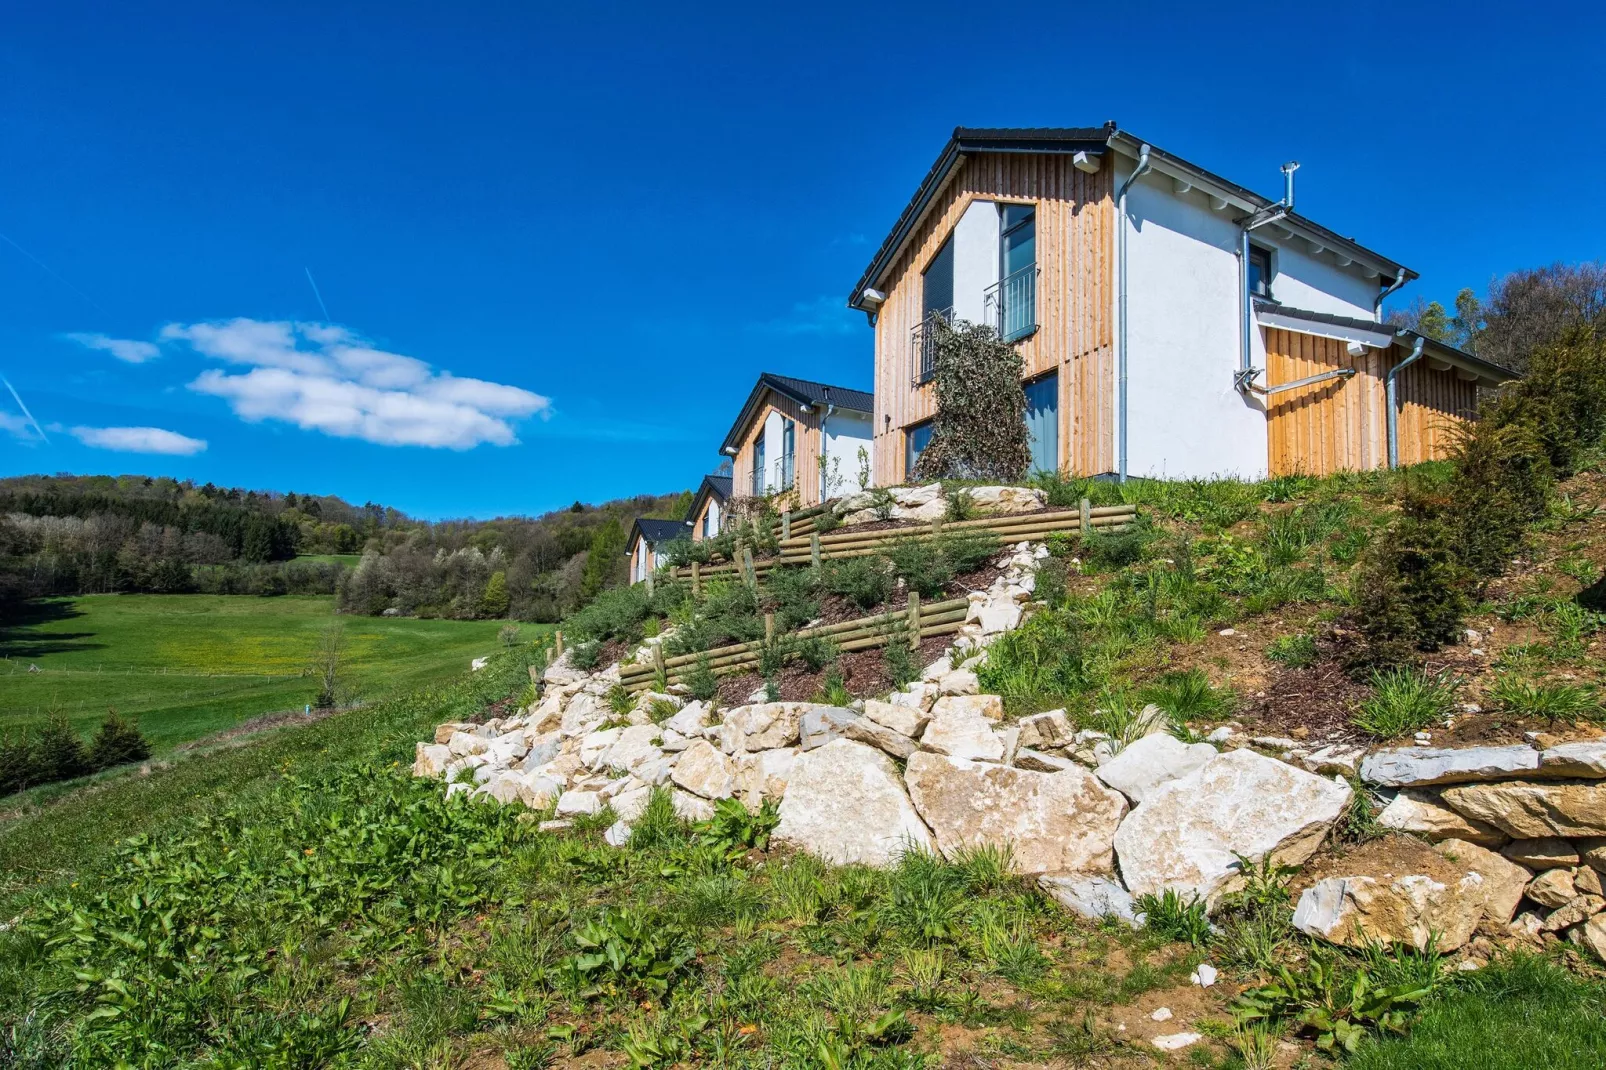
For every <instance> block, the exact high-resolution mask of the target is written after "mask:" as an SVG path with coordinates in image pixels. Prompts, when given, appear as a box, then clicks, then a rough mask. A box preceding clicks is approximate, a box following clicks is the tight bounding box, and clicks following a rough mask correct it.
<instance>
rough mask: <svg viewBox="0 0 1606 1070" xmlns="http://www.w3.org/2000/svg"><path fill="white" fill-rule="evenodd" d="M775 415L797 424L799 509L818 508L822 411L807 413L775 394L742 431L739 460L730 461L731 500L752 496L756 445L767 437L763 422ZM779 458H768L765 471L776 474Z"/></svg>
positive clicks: (795, 482)
mask: <svg viewBox="0 0 1606 1070" xmlns="http://www.w3.org/2000/svg"><path fill="white" fill-rule="evenodd" d="M772 411H774V412H778V413H780V414H781V415H782V416H785V417H787V418H788V419H790V420H792V421H793V422H794V423H796V424H797V429H796V432H795V435H794V438H793V445H794V448H795V449H796V450H797V456H796V460H795V461H794V463H793V469H792V486H793V488H794V490H795V491H796V492H797V506H798V507H799V508H801V507H804V506H809V505H816V504H818V503H819V501H820V451H821V449H823V445H822V442H823V440H822V439H821V437H820V410H819V408H818V407H816V408H815V410H814V411H813V412H804V411H803V408H802V406H800V405H799V404H798V403H797V402H795V401H793V400H792V399H791V398H784V397H781V396H780V395H779V394H777V393H775V392H774V391H773V390H770V391H766V392H765V394H764V401H763V402H762V403H761V404H760V405H759V407H758V410H757V412H756V413H755V414H754V416H753V422H752V423H750V424H748V425H747V427H746V428H744V429H743V431H742V442H741V447H740V448H739V449H738V450H737V451H736V456H735V457H733V458H731V497H733V498H747V497H751V496H752V493H753V443H754V442H755V441H757V439H758V437H759V436H760V435H762V434H763V433H764V421H765V420H767V419H768V418H769V414H770V413H771V412H772ZM779 457H780V454H779V453H777V454H776V455H775V456H773V457H771V456H766V457H765V458H764V464H765V467H767V468H769V469H770V471H772V472H773V471H774V470H775V462H776V461H777V460H778V459H779Z"/></svg>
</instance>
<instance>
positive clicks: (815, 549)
mask: <svg viewBox="0 0 1606 1070" xmlns="http://www.w3.org/2000/svg"><path fill="white" fill-rule="evenodd" d="M809 560H810V562H811V563H812V564H813V565H814V567H815V568H819V567H820V533H819V532H818V531H816V532H815V533H814V534H812V535H810V536H809Z"/></svg>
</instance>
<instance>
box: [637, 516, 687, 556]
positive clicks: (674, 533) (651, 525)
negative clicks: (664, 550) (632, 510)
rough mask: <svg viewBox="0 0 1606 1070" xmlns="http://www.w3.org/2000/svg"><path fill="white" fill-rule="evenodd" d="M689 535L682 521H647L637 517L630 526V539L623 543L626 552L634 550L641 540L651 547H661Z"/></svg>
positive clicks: (644, 518)
mask: <svg viewBox="0 0 1606 1070" xmlns="http://www.w3.org/2000/svg"><path fill="white" fill-rule="evenodd" d="M688 534H690V532H689V530H688V529H687V527H686V522H685V521H684V520H649V519H647V518H646V517H637V518H636V522H635V523H634V524H631V525H630V538H629V540H628V541H627V542H626V543H625V549H626V550H627V551H629V550H633V549H635V546H636V543H637V542H638V541H640V540H642V539H645V540H647V543H648V544H649V545H651V546H661V545H662V544H664V543H666V542H673V541H674V540H676V539H679V538H684V537H686V536H687V535H688Z"/></svg>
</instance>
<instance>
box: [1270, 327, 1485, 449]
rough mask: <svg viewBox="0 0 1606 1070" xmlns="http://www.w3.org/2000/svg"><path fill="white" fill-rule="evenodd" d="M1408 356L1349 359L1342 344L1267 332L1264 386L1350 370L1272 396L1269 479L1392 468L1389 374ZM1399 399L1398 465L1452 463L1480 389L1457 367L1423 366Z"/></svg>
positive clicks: (1401, 382)
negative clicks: (1454, 447)
mask: <svg viewBox="0 0 1606 1070" xmlns="http://www.w3.org/2000/svg"><path fill="white" fill-rule="evenodd" d="M1409 355H1410V351H1409V349H1407V348H1405V347H1403V346H1402V345H1400V344H1399V343H1395V344H1394V345H1393V346H1392V347H1390V348H1389V349H1387V350H1380V349H1371V348H1368V349H1367V350H1366V351H1365V353H1364V354H1362V355H1361V356H1359V357H1351V356H1350V355H1349V353H1348V351H1347V349H1346V345H1345V343H1344V342H1343V341H1341V340H1338V339H1333V338H1320V337H1317V336H1315V335H1309V334H1303V333H1300V332H1297V331H1288V330H1281V329H1277V328H1269V329H1267V330H1266V380H1265V381H1266V385H1267V386H1269V387H1270V386H1278V385H1281V384H1283V383H1291V382H1295V381H1296V380H1299V379H1305V378H1309V377H1310V376H1313V375H1320V374H1322V373H1323V372H1330V371H1336V370H1340V369H1353V370H1354V372H1355V374H1354V375H1353V376H1351V377H1350V378H1348V379H1329V380H1327V381H1326V382H1322V383H1315V384H1312V385H1310V386H1304V387H1300V388H1299V389H1297V390H1288V391H1284V392H1282V393H1278V394H1272V395H1270V396H1269V397H1268V398H1267V399H1266V400H1267V412H1266V432H1267V449H1268V461H1269V469H1270V473H1271V474H1272V475H1274V476H1277V475H1288V474H1292V473H1296V472H1297V473H1304V474H1306V475H1329V474H1331V473H1333V472H1340V471H1362V470H1366V469H1371V468H1381V467H1384V466H1386V465H1387V464H1388V427H1387V420H1388V403H1387V390H1386V387H1385V381H1386V376H1387V374H1388V369H1389V368H1391V367H1393V366H1394V365H1395V364H1398V363H1399V362H1400V361H1402V360H1404V359H1405V358H1406V357H1407V356H1409ZM1396 387H1397V393H1398V395H1399V404H1400V410H1399V416H1398V420H1397V421H1396V424H1397V430H1398V435H1399V447H1398V449H1399V463H1400V464H1402V465H1406V464H1417V463H1420V462H1422V461H1432V460H1441V459H1443V458H1444V457H1446V456H1448V454H1449V451H1450V447H1451V445H1452V444H1453V442H1454V436H1455V432H1456V428H1457V427H1458V425H1459V424H1461V423H1462V422H1463V421H1465V420H1467V419H1470V418H1471V416H1472V414H1473V412H1474V410H1475V409H1476V407H1477V384H1476V382H1474V381H1469V380H1466V379H1463V378H1462V377H1461V376H1460V375H1459V374H1458V373H1457V371H1456V370H1455V369H1454V368H1450V367H1445V368H1442V369H1436V368H1434V367H1432V366H1431V365H1430V363H1429V362H1428V361H1427V360H1419V361H1417V362H1416V363H1415V364H1412V365H1411V366H1410V367H1408V368H1406V369H1405V370H1404V371H1402V372H1401V373H1400V375H1399V377H1398V379H1397V380H1396Z"/></svg>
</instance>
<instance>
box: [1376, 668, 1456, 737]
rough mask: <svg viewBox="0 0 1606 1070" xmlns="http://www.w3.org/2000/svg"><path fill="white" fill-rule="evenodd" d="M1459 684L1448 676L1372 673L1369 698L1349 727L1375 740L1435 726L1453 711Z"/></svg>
mask: <svg viewBox="0 0 1606 1070" xmlns="http://www.w3.org/2000/svg"><path fill="white" fill-rule="evenodd" d="M1459 686H1460V681H1458V680H1456V679H1455V678H1454V677H1453V676H1451V675H1449V674H1448V673H1426V672H1420V671H1418V670H1416V669H1406V668H1399V669H1386V670H1379V671H1376V672H1374V673H1372V695H1371V697H1370V698H1368V699H1367V700H1366V701H1364V702H1362V703H1361V708H1360V710H1359V711H1358V712H1357V713H1356V714H1355V716H1354V717H1353V718H1352V719H1351V721H1350V723H1351V724H1353V725H1354V726H1355V727H1356V728H1358V729H1360V730H1361V731H1362V732H1365V733H1366V734H1367V735H1370V736H1374V737H1376V738H1378V739H1398V738H1399V737H1401V736H1404V735H1409V734H1410V733H1413V732H1419V731H1421V730H1422V729H1424V728H1427V727H1428V726H1430V725H1433V724H1437V723H1439V722H1441V721H1443V720H1444V719H1445V718H1446V717H1447V716H1449V714H1450V711H1451V710H1452V709H1454V707H1455V694H1456V689H1457V687H1459Z"/></svg>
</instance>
